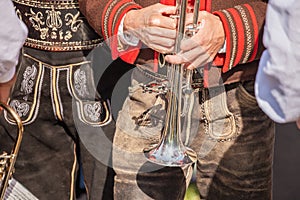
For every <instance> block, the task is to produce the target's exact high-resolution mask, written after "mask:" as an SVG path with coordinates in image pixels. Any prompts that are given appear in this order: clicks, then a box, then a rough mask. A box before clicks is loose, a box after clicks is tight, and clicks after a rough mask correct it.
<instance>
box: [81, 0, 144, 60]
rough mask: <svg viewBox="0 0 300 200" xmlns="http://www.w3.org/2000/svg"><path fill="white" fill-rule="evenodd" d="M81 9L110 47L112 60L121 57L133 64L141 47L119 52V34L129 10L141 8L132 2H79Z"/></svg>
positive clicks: (85, 0) (94, 0)
mask: <svg viewBox="0 0 300 200" xmlns="http://www.w3.org/2000/svg"><path fill="white" fill-rule="evenodd" d="M79 7H80V10H81V12H82V13H83V14H84V15H85V17H86V18H87V20H88V22H89V24H90V25H91V26H92V27H93V28H94V29H95V31H96V32H97V33H98V34H99V35H101V36H102V37H103V38H104V40H105V41H106V42H107V43H108V45H109V46H110V48H111V53H112V58H113V59H116V58H117V57H121V58H122V59H123V60H124V61H126V62H128V63H131V64H132V63H133V62H134V61H135V60H136V58H137V56H138V54H139V49H140V46H137V47H129V48H128V49H127V50H126V51H124V52H119V51H118V50H117V49H118V39H117V33H118V27H119V25H120V22H121V19H122V17H123V16H124V15H125V14H126V13H127V12H128V11H129V10H132V9H139V8H141V6H140V5H138V4H137V3H135V2H134V1H132V0H101V1H98V0H79Z"/></svg>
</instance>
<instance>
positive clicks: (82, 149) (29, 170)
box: [0, 0, 114, 200]
mask: <svg viewBox="0 0 300 200" xmlns="http://www.w3.org/2000/svg"><path fill="white" fill-rule="evenodd" d="M1 2H2V0H1ZM13 3H14V6H15V11H16V13H17V14H18V16H19V18H20V19H21V20H22V21H23V22H24V23H25V24H26V26H27V28H28V30H29V32H28V37H27V39H26V42H25V44H24V48H23V49H22V55H21V58H20V63H19V65H18V76H17V80H16V83H15V85H14V89H13V91H12V93H11V96H10V99H9V101H8V104H9V105H10V106H11V107H12V108H13V109H14V110H15V111H16V112H17V113H18V115H19V116H20V118H21V120H22V122H23V125H24V130H25V132H24V137H23V140H22V144H21V149H20V151H19V154H18V158H17V162H16V164H15V173H14V174H13V176H14V178H15V179H16V180H17V181H19V182H20V183H21V184H22V185H24V186H25V187H26V188H27V189H28V190H29V191H30V192H31V193H32V194H33V195H35V196H36V197H37V198H38V199H40V200H50V199H53V200H67V199H68V200H74V199H77V198H81V199H84V198H86V199H111V198H112V197H111V196H110V195H111V194H112V183H113V181H112V179H111V180H109V178H108V175H110V174H112V171H111V169H110V168H109V167H108V166H109V162H110V154H111V145H110V144H111V141H110V140H111V139H112V135H113V133H114V121H113V119H112V115H111V112H110V105H109V102H108V101H107V100H104V99H102V98H101V96H100V94H98V93H97V92H96V90H95V85H94V77H93V71H92V67H95V66H94V65H95V64H94V62H93V59H92V58H93V52H92V50H93V49H95V48H96V47H97V46H99V45H101V41H102V39H101V37H100V36H99V35H98V34H97V33H96V32H95V31H94V30H93V29H92V28H91V27H90V26H89V24H88V23H87V21H86V19H85V18H84V16H83V15H82V14H81V13H80V11H79V5H78V1H76V0H75V1H74V0H67V1H66V0H64V1H57V0H55V1H54V0H38V1H31V0H25V1H24V0H14V1H13ZM1 14H2V13H1ZM9 27H10V26H7V27H6V28H3V29H2V31H4V30H6V29H8V28H9ZM98 64H99V63H98ZM97 67H102V66H101V65H98V66H97ZM1 125H2V126H3V127H1V129H0V130H1V131H0V146H1V149H3V148H4V149H5V150H6V151H9V150H8V149H9V148H12V145H13V142H14V141H13V138H14V137H15V135H14V134H15V133H16V125H15V123H14V121H13V120H12V119H11V116H9V115H8V114H7V113H6V112H4V113H3V115H2V116H1ZM111 178H112V177H111Z"/></svg>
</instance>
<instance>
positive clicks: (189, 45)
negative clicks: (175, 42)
mask: <svg viewBox="0 0 300 200" xmlns="http://www.w3.org/2000/svg"><path fill="white" fill-rule="evenodd" d="M196 41H197V37H195V36H193V37H191V38H189V39H184V40H182V41H181V44H180V49H181V50H182V51H189V50H191V49H195V48H197V47H199V46H200V44H199V42H196Z"/></svg>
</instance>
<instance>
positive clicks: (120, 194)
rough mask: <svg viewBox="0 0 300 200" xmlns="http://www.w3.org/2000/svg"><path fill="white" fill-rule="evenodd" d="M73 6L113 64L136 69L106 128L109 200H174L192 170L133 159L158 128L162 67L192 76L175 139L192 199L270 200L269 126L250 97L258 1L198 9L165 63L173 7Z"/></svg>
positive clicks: (115, 0)
mask: <svg viewBox="0 0 300 200" xmlns="http://www.w3.org/2000/svg"><path fill="white" fill-rule="evenodd" d="M79 3H80V8H81V10H82V12H83V14H84V15H85V16H86V17H87V19H88V21H89V23H90V24H91V26H92V27H93V28H94V29H95V30H96V31H97V32H98V33H99V34H102V35H103V36H104V38H105V39H106V40H107V43H108V44H109V45H110V47H111V51H112V56H113V58H117V57H120V58H122V59H123V60H124V61H126V62H129V63H134V64H135V65H136V67H135V69H134V70H133V72H132V82H131V86H130V87H129V96H128V98H127V99H126V100H125V102H124V105H123V108H122V110H121V111H120V112H119V114H118V119H117V124H116V125H117V128H116V132H115V137H114V148H113V167H114V170H115V171H116V177H115V189H114V192H115V193H114V198H115V199H183V197H184V194H185V191H186V186H187V185H188V183H189V181H190V177H191V175H192V173H193V169H192V168H193V166H188V167H183V168H178V167H168V166H166V167H160V166H158V165H155V164H152V163H150V162H148V161H147V160H146V158H145V156H144V155H143V151H144V149H145V148H149V147H151V146H153V145H155V144H157V143H158V141H159V140H160V134H161V129H162V128H163V125H164V114H165V110H164V108H165V105H166V100H165V99H166V98H167V97H166V96H165V91H164V90H163V88H164V86H166V87H167V86H168V85H167V83H165V82H166V78H167V77H166V73H165V71H166V69H165V68H166V67H165V65H163V64H161V63H163V62H164V61H168V62H171V63H175V64H182V63H183V64H185V66H186V67H187V68H188V69H191V70H192V69H195V70H194V71H195V72H194V74H193V83H192V85H193V88H194V94H195V98H196V99H195V101H194V103H193V104H194V105H193V107H192V109H190V110H189V112H188V113H189V115H188V116H187V117H189V121H190V122H189V123H190V124H189V126H190V127H191V131H190V132H189V133H190V134H189V135H188V134H187V133H188V132H184V133H183V134H182V135H181V137H182V138H183V140H184V142H185V143H186V144H187V146H189V147H191V148H192V149H193V150H194V151H196V152H197V154H198V159H197V172H196V176H197V179H196V182H197V186H198V189H199V191H200V196H201V199H210V200H212V199H213V200H220V199H221V200H226V199H230V200H233V199H243V200H246V199H251V200H253V199H256V200H257V199H264V200H266V199H271V196H272V195H271V194H272V191H271V188H272V159H273V147H274V123H273V122H272V121H271V120H270V119H269V118H268V116H266V115H265V114H264V113H263V112H262V110H261V109H260V108H259V107H258V105H257V102H256V99H255V96H254V80H255V74H256V71H257V67H258V62H259V58H260V56H261V53H262V51H263V49H264V48H263V45H262V41H261V36H262V31H263V23H264V19H265V12H266V6H267V3H266V1H262V0H259V1H254V0H251V1H243V0H237V1H222V0H212V1H204V0H203V1H202V0H201V2H200V11H199V13H198V14H199V16H198V23H197V29H198V30H197V33H196V34H195V35H193V36H192V37H191V38H186V39H184V41H183V42H182V43H181V46H180V52H179V54H177V55H168V56H165V59H163V57H164V56H163V55H162V54H168V53H170V52H173V51H174V44H175V43H176V40H177V38H178V37H177V36H176V26H177V23H178V22H177V20H176V18H174V17H173V16H174V14H176V13H175V12H176V7H175V6H173V5H174V4H175V3H174V2H173V1H162V2H161V3H163V4H161V3H160V2H159V1H155V0H152V1H150V0H149V1H145V0H141V1H140V0H136V1H129V0H103V1H96V0H80V1H79ZM190 4H193V1H189V7H190V8H191V9H190V10H192V9H193V7H192V5H190ZM194 13H195V11H194ZM190 18H191V16H187V22H189V21H191V20H190ZM178 20H179V21H180V20H181V19H178ZM160 64H161V65H160ZM119 67H122V66H119ZM157 85H158V86H161V87H156V86H157ZM171 114H174V113H171Z"/></svg>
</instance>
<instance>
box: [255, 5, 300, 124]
mask: <svg viewBox="0 0 300 200" xmlns="http://www.w3.org/2000/svg"><path fill="white" fill-rule="evenodd" d="M299 10H300V1H299V0H270V1H269V4H268V8H267V15H266V23H265V29H264V35H263V41H264V45H265V46H266V50H265V52H264V53H263V55H262V58H261V61H260V64H259V69H258V72H257V76H256V83H255V93H256V98H257V101H258V104H259V106H260V107H261V109H262V110H263V111H264V112H265V113H266V114H267V115H268V116H269V117H270V118H271V119H273V120H274V121H275V122H278V123H287V122H293V121H296V120H297V119H298V118H299V117H300V84H299V77H300V51H299V49H300V26H299V19H300V12H299Z"/></svg>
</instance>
